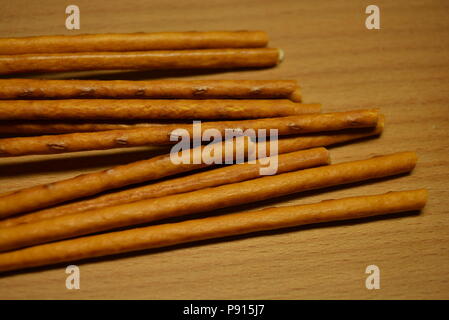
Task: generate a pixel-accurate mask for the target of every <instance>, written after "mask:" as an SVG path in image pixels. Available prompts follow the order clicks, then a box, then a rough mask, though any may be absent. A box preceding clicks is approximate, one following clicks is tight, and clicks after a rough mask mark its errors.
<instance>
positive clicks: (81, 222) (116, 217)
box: [0, 152, 417, 250]
mask: <svg viewBox="0 0 449 320" xmlns="http://www.w3.org/2000/svg"><path fill="white" fill-rule="evenodd" d="M416 161H417V157H416V154H415V153H414V152H402V153H395V154H391V155H386V156H380V157H375V158H372V159H368V160H359V161H351V162H345V163H339V164H334V165H329V166H322V167H318V168H312V169H304V170H299V171H294V172H288V173H283V174H280V175H275V176H267V177H263V178H257V179H253V180H249V181H244V182H238V183H233V184H227V185H222V186H219V187H214V188H206V189H201V190H197V191H192V192H187V193H181V194H175V195H170V196H166V197H161V198H154V199H148V200H142V201H137V202H132V203H127V204H122V205H117V206H113V207H106V208H101V209H95V210H89V211H84V212H80V213H76V214H70V215H66V216H60V217H55V218H51V219H46V220H41V221H37V222H33V223H27V224H21V225H17V226H13V227H9V228H2V229H1V232H0V250H12V249H16V248H20V247H25V246H30V245H35V244H40V243H44V242H49V241H54V240H60V239H65V238H70V237H75V236H80V235H85V234H90V233H95V232H101V231H106V230H111V229H115V228H119V227H125V226H131V225H137V224H142V223H148V222H151V221H156V220H161V219H166V218H171V217H176V216H183V215H188V214H193V213H200V212H205V211H210V210H216V209H220V208H225V207H231V206H236V205H241V204H246V203H251V202H256V201H260V200H266V199H271V198H275V197H280V196H284V195H288V194H292V193H296V192H300V191H305V190H312V189H318V188H324V187H330V186H335V185H341V184H347V183H351V182H358V181H363V180H369V179H374V178H381V177H386V176H391V175H395V174H400V173H405V172H409V171H411V170H412V169H413V168H414V167H415V164H416Z"/></svg>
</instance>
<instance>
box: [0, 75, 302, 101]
mask: <svg viewBox="0 0 449 320" xmlns="http://www.w3.org/2000/svg"><path fill="white" fill-rule="evenodd" d="M73 98H103V99H104V98H113V99H135V98H139V99H144V98H147V99H148V98H151V99H292V100H294V101H295V102H301V92H300V89H299V87H298V83H297V81H295V80H176V79H173V80H141V81H129V80H40V79H0V99H73Z"/></svg>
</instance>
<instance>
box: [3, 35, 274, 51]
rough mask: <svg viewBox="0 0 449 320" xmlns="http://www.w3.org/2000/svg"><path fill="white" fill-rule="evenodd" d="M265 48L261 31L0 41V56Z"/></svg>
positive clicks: (45, 37)
mask: <svg viewBox="0 0 449 320" xmlns="http://www.w3.org/2000/svg"><path fill="white" fill-rule="evenodd" d="M267 44H268V35H267V34H266V33H265V32H263V31H213V32H155V33H144V32H139V33H115V34H114V33H108V34H81V35H71V36H67V35H56V36H37V37H36V36H35V37H21V38H0V54H26V53H57V52H92V51H140V50H173V49H201V48H209V49H212V48H252V47H264V46H266V45H267Z"/></svg>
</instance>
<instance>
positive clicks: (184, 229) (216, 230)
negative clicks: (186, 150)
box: [0, 189, 427, 272]
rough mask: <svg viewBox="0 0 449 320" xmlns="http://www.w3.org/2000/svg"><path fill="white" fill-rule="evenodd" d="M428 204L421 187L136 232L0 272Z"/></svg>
mask: <svg viewBox="0 0 449 320" xmlns="http://www.w3.org/2000/svg"><path fill="white" fill-rule="evenodd" d="M426 201H427V191H426V190H424V189H421V190H412V191H399V192H389V193H385V194H379V195H372V196H360V197H350V198H342V199H338V200H326V201H322V202H318V203H313V204H305V205H296V206H285V207H281V208H267V209H263V210H257V211H247V212H239V213H231V214H226V215H221V216H216V217H207V218H202V219H194V220H187V221H183V222H178V223H168V224H161V225H155V226H149V227H141V228H134V229H130V230H125V231H116V232H110V233H105V234H100V235H94V236H88V237H81V238H78V239H72V240H65V241H59V242H54V243H49V244H44V245H38V246H35V247H31V248H25V249H21V250H16V251H12V252H6V253H2V254H0V271H3V272H4V271H10V270H17V269H25V268H30V267H37V266H43V265H51V264H56V263H61V262H67V261H74V260H81V259H86V258H93V257H101V256H107V255H113V254H118V253H124V252H131V251H138V250H144V249H151V248H160V247H166V246H172V245H175V244H180V243H187V242H193V241H199V240H205V239H213V238H222V237H227V236H234V235H241V234H247V233H252V232H257V231H263V230H274V229H280V228H287V227H293V226H300V225H307V224H315V223H322V222H329V221H340V220H351V219H360V218H366V217H372V216H376V215H384V214H391V213H399V212H407V211H415V210H421V209H422V208H423V207H424V206H425V204H426Z"/></svg>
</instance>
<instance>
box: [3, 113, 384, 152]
mask: <svg viewBox="0 0 449 320" xmlns="http://www.w3.org/2000/svg"><path fill="white" fill-rule="evenodd" d="M378 116H379V115H378V111H377V110H356V111H347V112H335V113H323V114H310V115H299V116H290V117H282V118H267V119H257V120H244V121H222V122H206V123H202V132H204V131H205V130H208V129H216V130H218V131H220V132H221V133H222V134H224V133H225V131H226V130H229V129H239V128H240V129H243V130H246V129H253V130H255V131H257V130H259V129H267V130H268V129H277V130H278V134H279V135H292V134H302V133H310V132H320V131H334V130H342V129H348V128H364V127H374V126H376V125H377V120H378ZM176 129H185V130H186V131H188V132H189V134H190V137H192V136H193V126H192V125H182V126H179V125H166V126H159V127H157V128H136V129H128V130H110V131H99V132H84V133H71V134H62V135H53V136H40V137H22V138H6V139H0V156H21V155H30V154H52V153H64V152H75V151H85V150H104V149H113V148H125V147H135V146H143V145H151V144H153V145H163V144H173V143H175V142H173V141H170V134H171V133H172V131H174V130H176ZM256 133H257V132H256Z"/></svg>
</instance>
